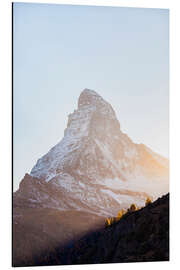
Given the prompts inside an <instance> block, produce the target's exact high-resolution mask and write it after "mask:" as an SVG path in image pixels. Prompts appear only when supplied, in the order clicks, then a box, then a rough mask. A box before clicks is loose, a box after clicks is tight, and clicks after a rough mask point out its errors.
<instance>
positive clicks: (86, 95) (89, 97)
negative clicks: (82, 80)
mask: <svg viewBox="0 0 180 270" xmlns="http://www.w3.org/2000/svg"><path fill="white" fill-rule="evenodd" d="M98 99H102V98H101V96H100V95H99V94H98V93H97V92H96V91H94V90H90V89H88V88H85V89H84V90H83V91H82V92H81V94H80V96H79V99H78V108H80V107H82V106H85V105H90V104H92V103H94V102H96V101H97V100H98Z"/></svg>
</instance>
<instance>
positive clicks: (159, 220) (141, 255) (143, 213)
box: [29, 194, 169, 265]
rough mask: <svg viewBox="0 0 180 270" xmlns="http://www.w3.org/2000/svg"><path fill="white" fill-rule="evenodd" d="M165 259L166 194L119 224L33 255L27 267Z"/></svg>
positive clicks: (166, 257) (167, 247)
mask: <svg viewBox="0 0 180 270" xmlns="http://www.w3.org/2000/svg"><path fill="white" fill-rule="evenodd" d="M167 260H169V194H167V195H165V196H163V197H162V198H159V199H158V200H156V201H155V202H154V203H151V204H149V205H147V206H146V207H144V208H142V209H140V210H138V211H135V212H129V213H127V214H125V215H124V216H123V217H122V218H121V219H120V221H119V222H117V223H116V224H113V225H112V226H109V227H107V228H103V229H100V230H97V231H95V232H92V233H89V234H88V235H86V236H84V237H83V238H81V239H79V240H76V241H72V242H71V243H69V245H68V246H66V247H65V248H64V249H60V248H58V247H57V248H56V249H55V250H54V251H53V252H51V253H48V254H47V253H46V254H39V255H37V256H36V257H35V258H34V260H33V262H32V264H31V263H30V264H29V265H55V264H94V263H118V262H142V261H167Z"/></svg>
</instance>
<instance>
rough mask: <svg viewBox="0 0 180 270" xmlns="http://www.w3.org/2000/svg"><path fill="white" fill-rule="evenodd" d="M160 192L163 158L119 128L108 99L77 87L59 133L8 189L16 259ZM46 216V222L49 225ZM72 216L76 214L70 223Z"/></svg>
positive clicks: (164, 182) (164, 177) (165, 179)
mask: <svg viewBox="0 0 180 270" xmlns="http://www.w3.org/2000/svg"><path fill="white" fill-rule="evenodd" d="M142 128H143V127H142ZM167 192H168V160H166V159H165V158H163V157H161V156H160V155H158V154H156V153H154V152H153V151H152V150H151V149H149V148H148V147H147V146H145V145H143V144H136V143H134V142H133V141H132V140H131V139H130V138H129V137H128V136H127V135H126V134H124V133H123V132H122V131H121V128H120V124H119V121H118V120H117V117H116V114H115V112H114V110H113V108H112V106H111V105H110V104H109V103H108V102H107V101H105V100H104V99H103V98H102V97H101V96H100V95H99V94H97V93H96V92H95V91H93V90H89V89H85V90H84V91H82V93H81V94H80V97H79V99H78V107H77V109H76V110H74V112H73V113H72V114H70V115H69V116H68V123H67V128H66V129H65V131H64V137H63V139H62V140H61V141H60V142H59V143H58V144H57V145H55V146H54V147H53V148H52V149H50V151H49V152H48V153H47V154H45V155H44V156H43V157H41V158H40V159H39V160H38V161H37V163H36V164H35V166H34V167H33V168H32V170H31V172H30V175H29V174H26V175H25V177H24V179H23V180H22V181H21V182H20V185H19V189H18V190H17V191H16V192H14V194H13V226H14V241H13V243H14V246H15V248H14V250H15V255H14V258H17V257H18V256H20V258H19V260H21V259H22V258H23V260H24V259H25V258H26V256H27V257H28V256H29V254H31V256H32V254H33V252H35V250H36V248H37V250H36V251H38V250H39V249H40V246H41V248H42V247H45V246H46V245H47V242H48V241H49V242H50V240H51V241H52V246H53V245H55V243H56V241H59V242H65V241H68V240H70V238H71V237H72V236H73V237H75V236H78V235H79V234H80V233H85V232H86V231H87V230H89V229H90V228H92V227H94V226H95V225H97V226H99V224H100V223H102V220H104V218H105V217H107V216H115V215H116V214H117V212H118V211H119V209H122V208H128V207H129V205H130V204H132V203H136V204H137V205H138V206H143V205H144V202H145V200H146V198H147V197H148V196H149V197H151V198H152V199H153V200H154V199H156V198H158V197H159V196H160V195H162V194H165V193H167ZM84 215H85V216H86V217H87V218H86V222H84V219H81V217H82V216H84ZM49 216H51V218H52V220H53V219H54V220H55V222H54V223H53V222H52V223H51V224H49ZM65 216H66V217H65ZM76 216H79V220H76V221H74V222H73V223H72V217H73V218H75V217H76ZM57 220H58V221H57ZM34 224H35V225H34ZM47 224H49V225H48V226H47ZM60 224H62V226H61V228H60ZM77 224H78V226H77ZM33 226H34V227H33ZM42 228H45V229H42ZM58 230H59V234H58V235H57V234H56V235H55V234H54V233H53V231H54V232H55V231H56V232H57V231H58ZM21 231H23V233H24V238H23V239H22V237H21ZM29 232H31V234H30V233H29ZM37 232H38V233H37ZM45 234H46V237H45V239H44V238H43V237H44V235H45ZM40 236H41V239H42V241H41V244H39V243H40V242H39V237H40ZM43 239H44V240H43ZM48 239H50V240H48ZM46 240H47V241H46ZM43 241H44V242H43ZM27 242H28V245H26V243H27ZM49 242H48V243H49ZM17 243H18V244H17ZM29 243H31V246H29ZM17 246H18V248H17ZM25 246H26V247H27V246H28V248H25ZM18 250H19V251H18ZM18 254H20V255H18Z"/></svg>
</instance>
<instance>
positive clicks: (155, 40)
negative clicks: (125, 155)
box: [13, 3, 169, 190]
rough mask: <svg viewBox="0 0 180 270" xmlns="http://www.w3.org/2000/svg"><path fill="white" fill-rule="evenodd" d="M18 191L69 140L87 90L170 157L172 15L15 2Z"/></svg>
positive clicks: (136, 135) (140, 139) (128, 129)
mask: <svg viewBox="0 0 180 270" xmlns="http://www.w3.org/2000/svg"><path fill="white" fill-rule="evenodd" d="M13 15H14V16H13V25H14V26H13V34H14V39H13V45H14V47H13V55H14V57H13V60H14V64H13V78H14V85H13V89H14V115H13V117H14V190H16V189H17V188H18V185H19V182H20V181H21V180H22V178H23V177H24V174H25V173H26V172H30V171H31V169H32V167H33V166H34V165H35V163H36V161H37V159H39V158H40V157H41V156H42V155H44V154H46V153H47V152H48V151H49V150H50V148H51V147H53V146H54V145H55V144H57V143H58V142H59V141H60V140H61V138H62V137H63V135H64V129H65V127H66V123H67V116H68V114H70V113H72V112H73V110H74V109H76V107H77V100H78V97H79V95H80V93H81V91H82V90H83V89H84V88H89V89H93V90H95V91H97V92H98V93H99V94H100V95H101V96H102V97H103V98H104V99H105V100H107V101H108V102H109V103H111V105H112V106H113V108H114V110H115V112H116V115H117V118H118V119H119V121H120V125H121V129H122V131H123V132H125V133H127V134H128V135H129V137H130V138H131V139H133V141H134V142H136V143H144V144H146V145H147V146H149V147H151V148H152V150H154V151H155V152H157V153H160V154H162V155H163V156H165V157H168V150H169V149H168V148H169V11H168V10H165V9H140V8H120V7H119V8H117V7H116V8H115V7H92V6H70V5H67V6H66V5H55V4H27V3H14V4H13Z"/></svg>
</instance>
